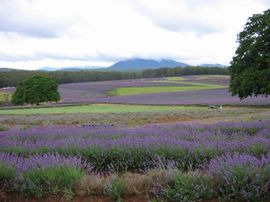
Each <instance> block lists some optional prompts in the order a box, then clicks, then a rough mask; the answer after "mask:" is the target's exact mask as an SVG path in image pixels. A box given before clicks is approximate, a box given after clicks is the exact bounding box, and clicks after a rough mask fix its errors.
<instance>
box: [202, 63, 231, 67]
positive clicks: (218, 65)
mask: <svg viewBox="0 0 270 202" xmlns="http://www.w3.org/2000/svg"><path fill="white" fill-rule="evenodd" d="M199 66H200V67H227V66H226V65H222V64H218V63H215V64H201V65H199Z"/></svg>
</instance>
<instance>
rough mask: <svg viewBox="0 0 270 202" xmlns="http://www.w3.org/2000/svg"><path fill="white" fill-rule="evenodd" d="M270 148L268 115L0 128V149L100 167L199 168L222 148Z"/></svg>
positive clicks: (242, 150) (260, 152)
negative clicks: (261, 117)
mask: <svg viewBox="0 0 270 202" xmlns="http://www.w3.org/2000/svg"><path fill="white" fill-rule="evenodd" d="M269 150H270V121H256V122H248V123H217V124H212V125H200V124H171V125H170V124H169V125H162V124H160V125H148V126H145V127H137V128H117V127H113V126H110V127H108V126H94V127H92V126H87V125H86V126H43V127H34V128H30V129H27V130H18V129H14V130H9V131H4V132H1V136H0V151H1V152H7V153H13V154H18V155H23V156H26V157H28V156H31V155H35V154H47V153H58V154H62V155H64V156H79V157H81V158H83V159H84V160H85V161H86V162H87V163H90V164H91V165H92V166H93V169H94V170H95V171H98V172H104V171H106V172H107V171H141V170H147V169H150V168H152V167H154V166H155V162H156V161H157V159H158V160H159V161H160V160H161V161H162V163H165V164H166V163H168V162H170V161H173V162H174V163H176V164H177V165H178V168H180V169H183V170H187V169H188V168H193V169H194V168H200V167H201V166H203V165H204V164H206V163H208V162H209V161H210V160H211V159H213V158H215V157H217V156H220V155H222V154H224V153H241V154H252V155H255V156H261V155H265V154H267V152H268V151H269Z"/></svg>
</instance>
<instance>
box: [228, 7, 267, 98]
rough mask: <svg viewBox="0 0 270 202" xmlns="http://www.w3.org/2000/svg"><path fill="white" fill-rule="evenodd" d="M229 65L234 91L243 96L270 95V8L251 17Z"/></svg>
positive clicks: (241, 34)
mask: <svg viewBox="0 0 270 202" xmlns="http://www.w3.org/2000/svg"><path fill="white" fill-rule="evenodd" d="M238 43H239V46H238V48H237V50H236V52H235V56H234V57H233V60H232V62H231V66H230V67H229V71H230V75H231V81H230V92H231V93H232V95H238V96H239V97H240V98H241V99H242V98H246V97H248V96H253V95H255V96H258V95H264V96H267V95H270V9H268V10H266V11H264V12H263V13H262V14H255V15H253V16H252V17H250V18H248V20H247V23H246V24H245V26H244V30H243V31H242V32H240V33H239V35H238Z"/></svg>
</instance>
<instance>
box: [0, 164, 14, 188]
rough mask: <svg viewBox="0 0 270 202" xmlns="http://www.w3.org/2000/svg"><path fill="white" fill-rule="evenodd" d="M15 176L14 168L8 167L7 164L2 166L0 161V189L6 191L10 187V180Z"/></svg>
mask: <svg viewBox="0 0 270 202" xmlns="http://www.w3.org/2000/svg"><path fill="white" fill-rule="evenodd" d="M14 176H15V169H14V168H11V167H8V166H4V165H3V164H2V163H1V162H0V190H1V189H3V190H5V191H7V189H10V188H11V185H10V183H11V180H12V179H13V178H14Z"/></svg>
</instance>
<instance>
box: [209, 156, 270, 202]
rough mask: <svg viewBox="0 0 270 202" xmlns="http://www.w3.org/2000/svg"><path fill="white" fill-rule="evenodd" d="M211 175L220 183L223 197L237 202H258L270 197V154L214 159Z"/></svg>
mask: <svg viewBox="0 0 270 202" xmlns="http://www.w3.org/2000/svg"><path fill="white" fill-rule="evenodd" d="M209 173H210V174H211V175H212V176H214V177H215V178H216V180H217V182H218V184H219V185H218V186H219V192H220V195H221V197H223V198H225V199H228V200H235V201H258V200H262V199H265V198H266V197H269V191H270V154H267V155H263V156H261V157H260V158H257V157H255V156H252V155H249V154H224V155H223V156H220V157H217V158H215V159H212V160H211V162H210V164H209Z"/></svg>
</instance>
